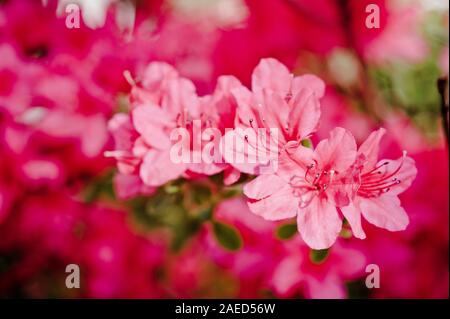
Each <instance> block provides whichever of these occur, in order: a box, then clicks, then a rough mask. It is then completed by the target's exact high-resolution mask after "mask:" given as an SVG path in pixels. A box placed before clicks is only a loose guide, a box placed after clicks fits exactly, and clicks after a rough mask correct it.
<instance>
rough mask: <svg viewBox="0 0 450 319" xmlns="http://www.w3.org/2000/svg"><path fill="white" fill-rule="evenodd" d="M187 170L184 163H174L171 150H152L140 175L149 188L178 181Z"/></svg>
mask: <svg viewBox="0 0 450 319" xmlns="http://www.w3.org/2000/svg"><path fill="white" fill-rule="evenodd" d="M185 170H186V166H185V164H184V163H178V164H177V163H173V162H172V160H171V158H170V150H165V151H157V150H150V151H148V152H147V154H146V155H145V157H144V160H143V163H142V164H141V169H140V172H139V175H140V177H141V179H142V181H143V182H144V183H145V184H146V185H148V186H161V185H163V184H165V183H167V182H169V181H171V180H174V179H177V178H179V177H180V176H181V174H182V173H183V172H184V171H185Z"/></svg>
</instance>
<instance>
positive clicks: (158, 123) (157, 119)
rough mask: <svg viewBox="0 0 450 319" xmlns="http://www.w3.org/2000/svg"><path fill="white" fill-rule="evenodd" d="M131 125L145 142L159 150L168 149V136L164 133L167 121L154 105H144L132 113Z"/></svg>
mask: <svg viewBox="0 0 450 319" xmlns="http://www.w3.org/2000/svg"><path fill="white" fill-rule="evenodd" d="M132 119H133V124H134V127H135V128H136V130H137V131H138V132H139V133H140V134H141V135H142V137H143V138H144V140H145V142H146V143H147V144H148V145H150V146H153V147H155V148H159V149H166V148H169V147H170V145H171V143H170V139H169V135H168V134H167V133H166V132H165V131H164V126H165V125H167V123H168V122H169V119H168V117H167V114H166V113H165V112H164V111H163V110H162V109H160V108H159V107H157V106H155V105H144V106H139V107H137V108H135V109H134V110H133V112H132Z"/></svg>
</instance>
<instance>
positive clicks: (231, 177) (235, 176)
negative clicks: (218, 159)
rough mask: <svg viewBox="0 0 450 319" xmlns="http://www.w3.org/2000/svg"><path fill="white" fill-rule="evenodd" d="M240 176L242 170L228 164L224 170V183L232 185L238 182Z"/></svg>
mask: <svg viewBox="0 0 450 319" xmlns="http://www.w3.org/2000/svg"><path fill="white" fill-rule="evenodd" d="M240 177H241V172H239V170H237V169H235V168H234V167H232V166H228V167H227V168H226V169H225V171H224V176H223V183H224V184H225V185H227V186H228V185H232V184H234V183H236V182H237V181H238V180H239V178H240Z"/></svg>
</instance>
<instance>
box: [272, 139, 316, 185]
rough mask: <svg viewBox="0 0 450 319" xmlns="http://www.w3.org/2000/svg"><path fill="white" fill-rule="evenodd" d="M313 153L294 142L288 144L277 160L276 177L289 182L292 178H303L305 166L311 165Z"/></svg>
mask: <svg viewBox="0 0 450 319" xmlns="http://www.w3.org/2000/svg"><path fill="white" fill-rule="evenodd" d="M313 159H314V151H313V150H312V149H310V148H308V147H304V146H303V145H301V144H300V143H298V142H296V141H291V142H288V143H287V144H286V145H285V148H284V150H282V152H281V154H280V157H279V159H278V170H277V172H276V173H277V175H278V176H280V177H281V178H283V179H284V180H285V181H286V182H289V181H290V180H291V178H292V177H293V176H305V172H306V166H308V165H310V164H311V163H313Z"/></svg>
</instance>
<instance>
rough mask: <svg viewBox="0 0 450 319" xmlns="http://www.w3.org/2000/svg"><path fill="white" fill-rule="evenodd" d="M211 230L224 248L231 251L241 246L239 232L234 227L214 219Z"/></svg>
mask: <svg viewBox="0 0 450 319" xmlns="http://www.w3.org/2000/svg"><path fill="white" fill-rule="evenodd" d="M213 231H214V236H215V237H216V239H217V242H218V243H219V244H220V245H222V246H223V247H224V248H226V249H228V250H231V251H236V250H239V249H240V248H241V247H242V237H241V234H240V233H239V232H238V230H237V229H235V228H234V227H232V226H230V225H227V224H224V223H221V222H217V221H214V222H213Z"/></svg>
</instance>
